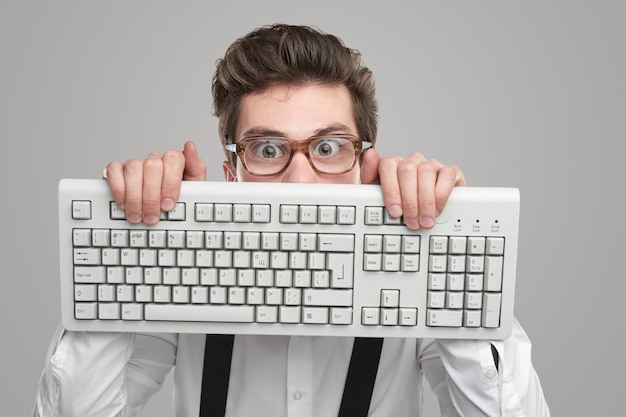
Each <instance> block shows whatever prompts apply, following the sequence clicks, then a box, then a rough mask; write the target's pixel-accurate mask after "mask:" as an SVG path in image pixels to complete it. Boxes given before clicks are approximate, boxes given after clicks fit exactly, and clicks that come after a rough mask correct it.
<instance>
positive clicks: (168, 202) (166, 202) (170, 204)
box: [161, 198, 176, 211]
mask: <svg viewBox="0 0 626 417" xmlns="http://www.w3.org/2000/svg"><path fill="white" fill-rule="evenodd" d="M175 205H176V203H175V202H174V200H172V199H171V198H164V199H163V201H161V207H162V208H163V211H170V210H171V209H173V208H174V206H175Z"/></svg>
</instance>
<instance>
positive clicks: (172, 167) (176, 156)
mask: <svg viewBox="0 0 626 417" xmlns="http://www.w3.org/2000/svg"><path fill="white" fill-rule="evenodd" d="M184 169H185V157H184V156H183V153H182V152H180V151H167V152H165V153H164V154H163V182H162V184H161V208H162V209H163V210H164V211H170V210H172V209H173V208H174V206H175V205H176V202H177V201H178V198H179V197H180V183H181V182H182V180H183V170H184Z"/></svg>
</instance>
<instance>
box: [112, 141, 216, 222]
mask: <svg viewBox="0 0 626 417" xmlns="http://www.w3.org/2000/svg"><path fill="white" fill-rule="evenodd" d="M105 173H106V175H105V176H106V179H107V182H108V183H109V188H110V189H111V193H112V194H113V198H114V199H115V203H116V204H117V206H118V207H119V208H120V209H122V210H125V212H126V218H127V219H128V221H129V222H131V223H140V222H141V221H143V222H144V223H145V224H146V225H149V226H151V225H153V224H156V223H157V222H158V221H159V219H160V218H161V211H170V210H172V209H173V208H174V205H175V204H176V202H177V201H178V197H179V196H180V184H181V182H182V181H183V180H186V181H203V180H205V179H206V164H205V163H204V161H203V160H202V159H200V157H199V156H198V151H197V149H196V145H195V144H194V143H193V142H191V141H188V142H186V143H185V146H184V149H183V151H182V152H181V151H167V152H165V153H164V154H163V155H159V154H158V153H156V152H152V153H151V154H150V155H148V157H147V158H146V159H130V160H128V161H126V162H125V163H123V164H122V163H120V162H111V163H109V164H108V165H107V167H106V170H105Z"/></svg>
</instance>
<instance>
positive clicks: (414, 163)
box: [397, 153, 425, 230]
mask: <svg viewBox="0 0 626 417" xmlns="http://www.w3.org/2000/svg"><path fill="white" fill-rule="evenodd" d="M424 160H425V158H424V156H423V155H422V154H421V153H414V154H411V155H410V156H409V157H407V158H405V159H402V160H401V161H400V162H399V163H398V173H397V175H398V184H399V187H400V194H401V197H402V200H401V204H402V215H403V216H404V223H405V224H406V226H407V227H408V228H409V229H412V230H417V229H419V228H420V221H419V216H420V214H421V213H420V208H419V198H418V197H419V196H420V192H421V190H420V186H419V179H420V177H419V173H418V168H419V166H420V164H422V163H423V162H424Z"/></svg>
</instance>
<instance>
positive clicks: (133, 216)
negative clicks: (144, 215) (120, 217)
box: [126, 213, 141, 223]
mask: <svg viewBox="0 0 626 417" xmlns="http://www.w3.org/2000/svg"><path fill="white" fill-rule="evenodd" d="M126 219H127V220H128V221H129V222H130V223H139V222H140V221H141V216H140V215H139V214H137V213H130V214H129V215H128V217H127V218H126Z"/></svg>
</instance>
